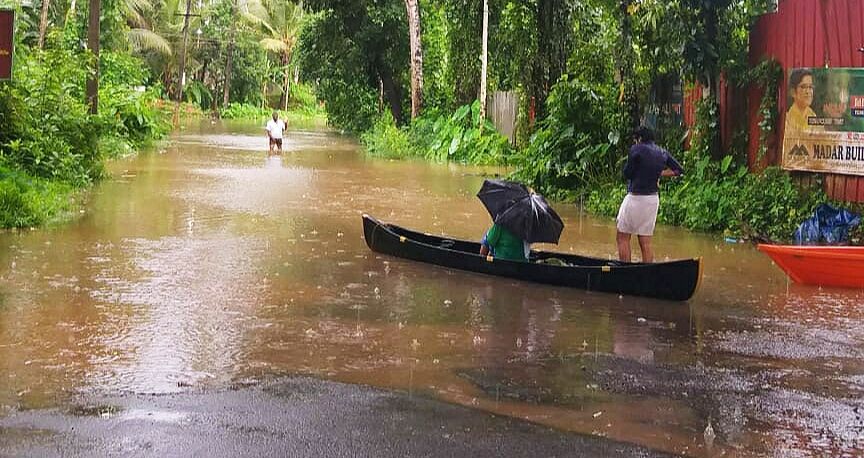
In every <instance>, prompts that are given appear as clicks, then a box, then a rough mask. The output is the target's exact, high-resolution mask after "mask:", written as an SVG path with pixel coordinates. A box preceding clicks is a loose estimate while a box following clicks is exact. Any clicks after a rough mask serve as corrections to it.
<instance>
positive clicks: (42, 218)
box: [0, 166, 72, 227]
mask: <svg viewBox="0 0 864 458" xmlns="http://www.w3.org/2000/svg"><path fill="white" fill-rule="evenodd" d="M71 192H72V188H71V187H70V186H69V185H66V184H63V183H59V182H55V181H50V180H46V179H39V178H33V177H30V176H27V175H26V174H24V173H21V172H15V171H13V170H11V169H8V168H6V167H3V166H0V227H32V226H38V225H41V224H44V223H46V222H49V221H50V220H51V219H53V218H54V217H56V215H58V214H60V213H61V212H63V211H66V210H68V209H69V207H70V200H69V194H70V193H71Z"/></svg>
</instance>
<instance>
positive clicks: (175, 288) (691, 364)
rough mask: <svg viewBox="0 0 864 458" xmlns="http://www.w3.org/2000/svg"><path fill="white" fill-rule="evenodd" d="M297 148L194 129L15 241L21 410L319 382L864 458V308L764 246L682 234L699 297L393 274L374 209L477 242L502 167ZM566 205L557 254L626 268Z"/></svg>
mask: <svg viewBox="0 0 864 458" xmlns="http://www.w3.org/2000/svg"><path fill="white" fill-rule="evenodd" d="M284 149H285V153H283V155H282V156H269V157H268V155H267V152H266V142H265V138H264V137H263V135H261V130H260V129H259V126H243V125H234V126H232V128H231V131H230V133H229V132H228V131H226V130H224V129H222V128H220V127H219V126H215V127H210V126H209V125H207V126H206V127H204V128H200V129H198V128H189V129H187V131H185V132H183V133H181V134H179V135H177V136H176V137H175V138H174V139H173V141H172V142H170V143H168V144H167V145H165V146H164V147H163V148H162V149H161V150H159V151H156V152H154V153H152V154H146V155H142V156H140V157H138V158H134V159H129V160H124V161H119V162H117V163H115V164H113V165H112V172H113V176H114V178H113V179H112V180H109V181H107V182H105V183H104V184H102V185H101V186H100V187H99V188H98V189H97V191H96V192H94V194H93V196H92V197H91V199H90V202H89V204H88V206H87V212H86V214H85V215H84V216H83V217H82V218H81V219H79V220H77V221H75V222H74V223H72V224H69V225H66V226H62V227H55V228H48V229H44V230H36V231H21V232H12V233H5V234H0V415H2V413H3V412H4V411H6V410H8V409H18V408H36V407H45V406H53V405H57V404H58V403H59V404H62V403H63V402H64V399H66V398H67V396H68V395H70V394H74V393H80V392H93V391H112V392H113V391H119V392H137V393H170V392H176V391H182V390H187V389H192V388H201V387H204V388H206V387H218V386H224V385H226V384H228V383H232V382H236V381H246V382H251V381H254V380H257V379H260V378H262V377H268V376H272V375H274V374H286V373H303V374H311V375H314V376H319V377H327V378H332V379H336V380H341V381H346V382H353V383H364V384H370V385H374V386H381V387H388V388H395V389H400V390H405V391H407V392H410V393H412V394H420V395H427V396H433V397H437V398H440V399H444V400H447V401H450V402H455V403H460V404H464V405H468V406H473V407H476V408H479V409H485V410H488V411H491V412H496V413H501V414H505V415H512V416H517V417H521V418H526V419H529V420H531V421H535V422H538V423H543V424H547V425H551V426H554V427H558V428H562V429H567V430H573V431H580V432H585V433H591V434H597V435H602V436H608V437H613V438H616V439H621V440H625V441H631V442H636V443H640V444H644V445H647V446H651V447H655V448H657V449H662V450H667V451H673V452H679V453H686V454H689V455H694V456H711V455H719V454H724V453H725V454H732V455H735V454H743V455H750V454H769V455H770V454H776V455H795V454H808V453H809V454H820V455H838V454H842V453H844V452H847V453H854V451H855V450H856V447H858V448H860V447H864V443H862V439H861V438H862V436H864V422H862V410H864V403H862V401H861V399H862V390H864V330H862V327H861V326H860V323H861V321H862V318H864V300H862V299H864V292H861V291H856V290H834V289H832V290H828V289H825V290H821V289H818V288H810V287H800V286H795V285H789V284H788V282H787V280H786V278H785V277H784V276H783V274H782V273H781V272H780V271H779V270H778V269H776V268H774V267H773V266H772V265H771V263H770V261H769V260H768V259H767V258H765V257H763V256H761V255H760V254H759V253H757V252H755V251H754V250H753V249H752V248H751V247H749V246H744V245H729V244H724V243H723V242H721V241H719V240H718V239H715V238H711V237H705V236H698V235H692V234H688V233H686V232H682V231H679V230H676V229H671V228H660V229H659V230H658V237H657V238H656V252H657V257H658V259H664V258H670V259H671V258H679V257H690V256H694V255H702V256H705V260H706V270H705V279H704V282H703V286H702V290H701V291H700V292H699V293H697V296H696V297H695V298H694V299H693V300H691V301H690V302H689V303H669V302H662V301H656V300H651V299H643V298H630V297H618V296H616V295H606V294H598V293H585V292H580V291H571V290H568V289H564V288H553V287H546V286H539V285H533V284H527V283H520V282H515V281H511V280H507V279H497V278H490V277H485V276H480V275H474V274H466V273H460V272H456V271H449V270H446V269H441V268H438V267H433V266H427V265H422V264H417V263H411V262H407V261H402V260H399V259H394V258H388V257H385V256H380V255H377V254H375V253H372V252H370V251H369V250H368V249H367V248H366V246H365V243H364V242H363V239H362V231H361V222H360V214H362V213H364V212H367V213H370V214H372V215H375V216H377V217H379V218H382V219H384V220H390V221H393V222H396V223H399V224H401V225H404V226H408V227H411V228H417V229H420V230H423V231H427V232H430V233H442V234H443V233H446V234H449V235H451V236H454V237H460V238H478V237H479V235H480V234H482V232H483V230H484V229H485V228H486V226H487V225H488V221H487V219H488V215H487V213H486V212H485V210H484V209H483V207H482V205H481V204H480V203H479V202H478V201H477V200H476V199H475V198H474V193H475V192H476V190H477V189H478V188H479V186H480V183H481V181H482V177H481V172H483V171H482V170H479V169H472V168H463V167H459V166H454V165H430V164H426V163H420V162H392V161H385V160H374V159H367V158H364V157H363V156H362V155H360V154H358V152H357V151H356V147H355V146H354V145H353V144H352V143H351V142H350V141H348V140H347V139H344V138H341V137H339V136H336V135H334V134H331V133H326V132H291V133H289V135H288V136H287V137H286V139H285V143H284ZM558 208H559V210H560V211H559V213H561V215H562V217H563V218H564V220H565V223H566V224H567V229H566V230H565V233H564V236H563V238H562V241H561V245H560V246H559V247H558V248H557V249H561V250H566V251H573V252H579V253H586V254H590V255H595V256H601V257H607V256H612V255H613V253H614V245H613V243H612V234H613V233H614V228H613V226H612V225H611V223H610V222H608V221H604V220H598V219H595V218H591V217H588V216H585V215H582V214H580V213H579V212H578V211H577V210H576V209H575V208H574V207H573V206H570V205H559V206H558ZM709 420H710V421H711V423H712V425H713V429H714V431H715V432H716V436H717V437H716V440H715V441H714V447H713V449H711V450H706V447H705V440H706V439H705V434H704V430H705V427H706V425H707V424H708V421H709Z"/></svg>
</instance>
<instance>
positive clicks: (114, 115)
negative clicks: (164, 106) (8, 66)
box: [0, 47, 168, 227]
mask: <svg viewBox="0 0 864 458" xmlns="http://www.w3.org/2000/svg"><path fill="white" fill-rule="evenodd" d="M102 57H103V58H102V59H101V61H100V74H101V83H102V85H101V88H100V103H99V109H100V110H99V114H98V115H91V114H89V107H88V105H87V104H86V103H85V99H84V86H85V84H84V83H85V79H86V78H87V70H86V66H83V65H81V62H86V61H87V60H88V59H89V57H88V54H87V53H85V52H82V51H78V50H70V49H63V48H51V49H47V50H45V51H39V50H32V49H28V48H27V47H21V48H19V50H18V52H17V53H16V67H15V74H14V80H13V81H12V82H7V83H0V227H24V226H34V225H39V224H43V223H46V222H49V221H51V220H53V219H55V218H57V217H59V216H61V215H63V214H64V212H65V211H66V210H69V209H70V208H71V206H72V204H73V201H72V199H71V196H72V195H73V194H74V193H75V191H76V190H78V189H82V188H84V187H86V186H88V185H90V184H92V183H93V182H94V181H96V180H98V179H99V178H100V177H101V176H102V174H103V160H104V159H106V158H110V157H115V156H118V155H123V154H128V153H130V152H133V151H134V150H136V149H137V148H139V147H141V146H142V145H144V144H145V143H147V142H148V141H150V140H153V139H155V138H157V137H159V136H161V135H162V134H163V133H165V132H167V128H168V125H167V123H166V122H165V117H164V116H163V114H162V113H161V112H160V110H159V109H158V107H157V106H156V104H155V101H156V99H157V93H156V92H155V91H154V90H152V89H145V86H144V84H145V82H146V79H147V73H148V72H147V70H146V68H145V67H143V66H142V65H141V62H140V61H139V60H138V59H136V58H134V57H131V56H129V55H122V54H116V53H111V52H106V53H103V56H102Z"/></svg>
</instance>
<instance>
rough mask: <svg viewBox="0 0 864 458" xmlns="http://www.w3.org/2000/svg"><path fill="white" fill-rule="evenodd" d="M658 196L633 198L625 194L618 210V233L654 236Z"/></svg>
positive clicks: (658, 202) (658, 206)
mask: <svg viewBox="0 0 864 458" xmlns="http://www.w3.org/2000/svg"><path fill="white" fill-rule="evenodd" d="M658 208H660V196H658V195H657V194H651V195H648V196H635V195H633V194H630V193H627V195H626V196H625V197H624V201H623V202H621V207H620V208H619V209H618V232H623V233H625V234H636V235H654V225H655V224H656V223H657V209H658Z"/></svg>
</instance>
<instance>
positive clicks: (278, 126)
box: [266, 111, 285, 154]
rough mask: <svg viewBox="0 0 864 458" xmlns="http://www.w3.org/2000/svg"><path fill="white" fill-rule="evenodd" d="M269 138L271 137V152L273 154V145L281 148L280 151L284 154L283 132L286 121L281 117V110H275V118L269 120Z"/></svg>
mask: <svg viewBox="0 0 864 458" xmlns="http://www.w3.org/2000/svg"><path fill="white" fill-rule="evenodd" d="M266 129H267V138H269V139H270V154H273V147H274V146H275V147H277V148H279V153H277V154H282V132H284V131H285V123H284V122H283V121H282V120H281V119H279V112H278V111H274V112H273V119H271V120H269V121H267V127H266Z"/></svg>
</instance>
